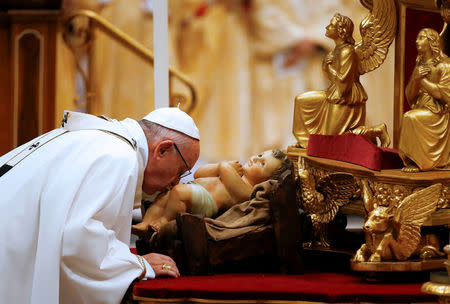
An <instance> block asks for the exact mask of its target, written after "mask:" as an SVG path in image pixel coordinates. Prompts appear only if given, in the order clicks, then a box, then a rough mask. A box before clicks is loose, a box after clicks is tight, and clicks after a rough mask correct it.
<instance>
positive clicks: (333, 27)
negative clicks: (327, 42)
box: [325, 17, 339, 39]
mask: <svg viewBox="0 0 450 304" xmlns="http://www.w3.org/2000/svg"><path fill="white" fill-rule="evenodd" d="M325 29H326V32H325V36H327V37H328V38H332V39H333V38H336V37H339V35H338V24H337V20H336V18H335V17H333V18H331V20H330V24H328V25H327V27H326V28H325Z"/></svg>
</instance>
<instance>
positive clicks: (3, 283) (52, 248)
mask: <svg viewBox="0 0 450 304" xmlns="http://www.w3.org/2000/svg"><path fill="white" fill-rule="evenodd" d="M71 114H72V115H71V116H69V118H68V120H67V123H66V124H65V126H64V127H62V128H59V129H56V130H53V131H51V132H49V133H46V134H44V135H42V136H41V137H39V138H37V139H34V140H32V141H30V142H28V143H26V144H24V145H22V146H21V147H19V148H16V149H15V150H13V151H11V152H9V153H8V154H6V155H4V156H2V157H1V158H0V166H2V165H3V164H5V163H6V162H8V161H9V160H10V159H11V158H12V157H13V156H14V155H16V154H17V153H18V152H20V151H22V150H24V149H26V150H24V151H27V150H28V149H29V147H30V146H31V145H32V144H36V143H37V142H39V146H38V147H37V148H35V149H36V150H35V151H34V152H32V153H31V154H29V155H28V156H27V157H26V158H24V159H23V160H22V161H21V162H19V163H18V164H17V165H16V166H15V167H13V168H12V169H11V170H10V171H8V172H7V173H6V174H4V175H3V176H1V177H0V241H1V245H0V270H1V276H0V303H46V304H56V303H119V302H120V301H121V299H122V297H123V296H124V294H125V292H126V290H127V288H128V286H129V285H130V283H131V282H132V281H133V280H134V279H135V278H136V277H138V276H139V275H140V274H141V273H142V271H143V267H142V266H141V265H140V264H139V261H138V259H137V258H136V256H135V255H134V254H132V253H130V250H129V247H128V244H129V240H130V231H131V215H132V209H133V202H134V201H135V200H140V196H141V188H142V180H143V171H144V168H145V166H146V162H147V154H148V148H147V141H146V138H145V135H144V133H143V131H142V129H141V127H140V126H139V124H138V123H137V122H136V121H135V120H132V119H126V120H123V121H121V122H118V121H111V122H110V121H106V120H103V119H101V118H97V117H95V116H92V115H88V114H81V113H71ZM80 129H81V130H80ZM83 129H87V130H83ZM97 129H103V130H105V131H109V132H112V133H116V134H119V135H121V136H122V137H120V136H116V135H113V134H107V133H106V132H104V131H100V130H97ZM64 131H69V132H66V133H64ZM62 133H64V134H62ZM55 134H62V135H60V136H58V137H55V138H54V139H53V140H50V141H48V142H47V143H45V144H44V142H45V141H46V140H47V139H50V138H51V137H53V136H54V135H55ZM124 138H126V139H128V141H129V142H128V141H127V140H126V139H124ZM130 143H131V144H130ZM15 161H17V160H15ZM15 161H13V162H15ZM137 190H138V191H137ZM148 268H150V267H149V265H148V264H147V274H150V275H149V276H150V277H154V272H153V270H152V269H151V268H150V269H148Z"/></svg>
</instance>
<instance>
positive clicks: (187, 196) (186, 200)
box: [155, 184, 192, 229]
mask: <svg viewBox="0 0 450 304" xmlns="http://www.w3.org/2000/svg"><path fill="white" fill-rule="evenodd" d="M191 206H192V189H191V185H189V184H178V185H176V186H175V187H173V188H172V190H170V192H169V197H168V199H167V204H166V206H165V209H164V212H163V215H162V216H161V217H160V218H159V220H158V222H157V223H155V227H156V228H157V229H159V227H161V226H162V225H164V224H165V223H167V222H168V221H171V220H174V219H175V218H176V216H177V214H178V213H180V212H189V211H190V210H191Z"/></svg>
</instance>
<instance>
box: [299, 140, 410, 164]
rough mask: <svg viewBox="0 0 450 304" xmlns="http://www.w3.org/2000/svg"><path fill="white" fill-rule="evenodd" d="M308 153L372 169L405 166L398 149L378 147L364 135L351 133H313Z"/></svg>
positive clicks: (309, 141)
mask: <svg viewBox="0 0 450 304" xmlns="http://www.w3.org/2000/svg"><path fill="white" fill-rule="evenodd" d="M306 154H308V155H310V156H316V157H323V158H328V159H334V160H340V161H345V162H348V163H352V164H356V165H360V166H364V167H366V168H369V169H372V170H383V169H399V168H402V166H403V163H402V160H401V158H400V156H399V155H398V153H397V150H395V149H390V148H381V147H378V146H377V145H375V144H373V143H372V142H371V141H370V140H368V139H367V138H365V137H364V136H362V135H355V134H351V133H347V134H342V135H319V134H312V135H310V136H309V140H308V149H307V150H306Z"/></svg>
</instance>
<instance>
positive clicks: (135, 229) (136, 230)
mask: <svg viewBox="0 0 450 304" xmlns="http://www.w3.org/2000/svg"><path fill="white" fill-rule="evenodd" d="M169 194H170V191H169V192H166V193H164V194H163V195H160V196H158V197H157V198H156V200H155V201H154V202H153V203H152V204H151V205H150V207H148V209H147V211H146V212H145V215H144V218H143V219H142V222H140V223H138V224H136V225H133V226H132V227H131V232H132V233H133V234H135V235H137V236H139V237H140V238H143V239H146V238H148V237H150V236H151V234H152V232H153V231H152V232H151V233H147V232H148V230H155V229H154V227H152V223H154V222H155V221H156V220H157V219H159V218H160V217H161V216H163V214H164V209H165V208H166V205H167V200H168V198H169ZM147 234H149V235H147Z"/></svg>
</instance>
